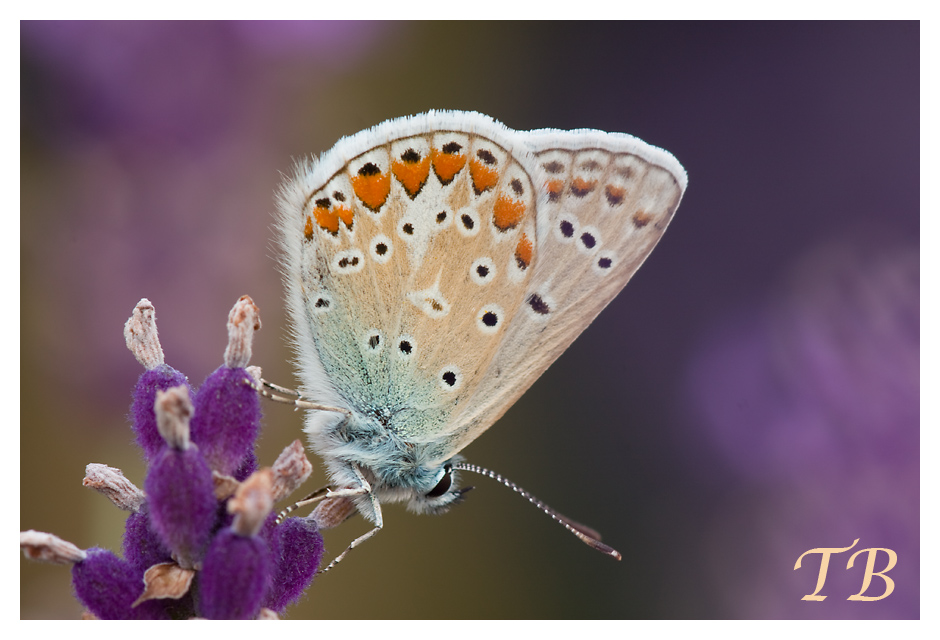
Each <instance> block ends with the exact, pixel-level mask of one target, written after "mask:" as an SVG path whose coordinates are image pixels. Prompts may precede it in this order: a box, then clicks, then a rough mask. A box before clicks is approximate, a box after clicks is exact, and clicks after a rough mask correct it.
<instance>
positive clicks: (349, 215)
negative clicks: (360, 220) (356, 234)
mask: <svg viewBox="0 0 940 640" xmlns="http://www.w3.org/2000/svg"><path fill="white" fill-rule="evenodd" d="M333 214H334V215H336V217H337V218H339V219H340V220H342V221H343V224H345V225H346V228H347V229H352V223H353V212H352V209H350V208H349V207H336V209H335V210H334V211H333Z"/></svg>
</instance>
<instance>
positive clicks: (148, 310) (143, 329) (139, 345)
mask: <svg viewBox="0 0 940 640" xmlns="http://www.w3.org/2000/svg"><path fill="white" fill-rule="evenodd" d="M156 313H157V312H156V310H155V309H154V308H153V305H152V304H150V300H147V298H141V299H140V302H138V303H137V306H136V307H134V312H133V313H132V314H131V317H130V318H128V320H127V322H126V323H124V341H125V343H126V344H127V348H128V349H130V351H131V353H133V354H134V357H135V358H137V362H139V363H140V364H142V365H143V366H144V369H147V370H148V371H149V370H151V369H156V368H157V367H158V366H160V365H161V364H163V347H161V346H160V338H159V337H158V336H157V317H156Z"/></svg>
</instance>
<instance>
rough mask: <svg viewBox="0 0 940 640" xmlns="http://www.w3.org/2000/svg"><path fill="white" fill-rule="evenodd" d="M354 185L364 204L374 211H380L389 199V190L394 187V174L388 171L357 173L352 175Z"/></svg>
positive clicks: (354, 189)
mask: <svg viewBox="0 0 940 640" xmlns="http://www.w3.org/2000/svg"><path fill="white" fill-rule="evenodd" d="M352 186H353V191H355V192H356V196H357V197H358V198H359V199H360V200H361V201H362V204H364V205H366V206H367V207H369V208H370V209H372V210H373V211H378V210H379V207H381V206H382V205H383V204H385V200H386V199H388V192H389V190H390V189H391V188H392V176H391V175H390V174H387V173H376V174H374V175H360V174H357V175H354V176H353V177H352Z"/></svg>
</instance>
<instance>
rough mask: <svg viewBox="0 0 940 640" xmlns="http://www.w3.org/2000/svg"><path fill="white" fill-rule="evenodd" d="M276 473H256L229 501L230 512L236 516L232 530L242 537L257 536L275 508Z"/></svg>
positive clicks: (268, 470) (268, 471) (242, 484)
mask: <svg viewBox="0 0 940 640" xmlns="http://www.w3.org/2000/svg"><path fill="white" fill-rule="evenodd" d="M273 484H274V473H273V472H272V471H271V470H270V469H262V470H261V471H256V472H254V473H253V474H251V476H250V477H249V478H248V479H247V480H245V481H244V482H243V483H241V485H240V486H239V487H238V489H237V490H236V491H235V495H234V496H233V497H232V499H231V500H229V501H228V512H229V513H232V514H234V515H235V519H234V520H233V521H232V530H233V531H235V533H237V534H239V535H242V536H256V535H258V532H259V531H260V530H261V527H262V525H264V521H265V519H266V518H267V517H268V514H270V513H271V509H272V508H273V507H274V501H273V500H272V499H271V487H272V486H273Z"/></svg>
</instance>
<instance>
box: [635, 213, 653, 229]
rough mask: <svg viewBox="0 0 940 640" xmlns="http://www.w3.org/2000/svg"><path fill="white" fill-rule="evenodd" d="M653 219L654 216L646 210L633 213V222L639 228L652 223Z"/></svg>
mask: <svg viewBox="0 0 940 640" xmlns="http://www.w3.org/2000/svg"><path fill="white" fill-rule="evenodd" d="M652 219H653V216H651V215H650V214H648V213H646V212H645V211H637V212H636V213H634V214H633V224H634V225H635V226H636V227H637V228H643V227H645V226H646V225H648V224H649V223H650V221H651V220H652Z"/></svg>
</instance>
